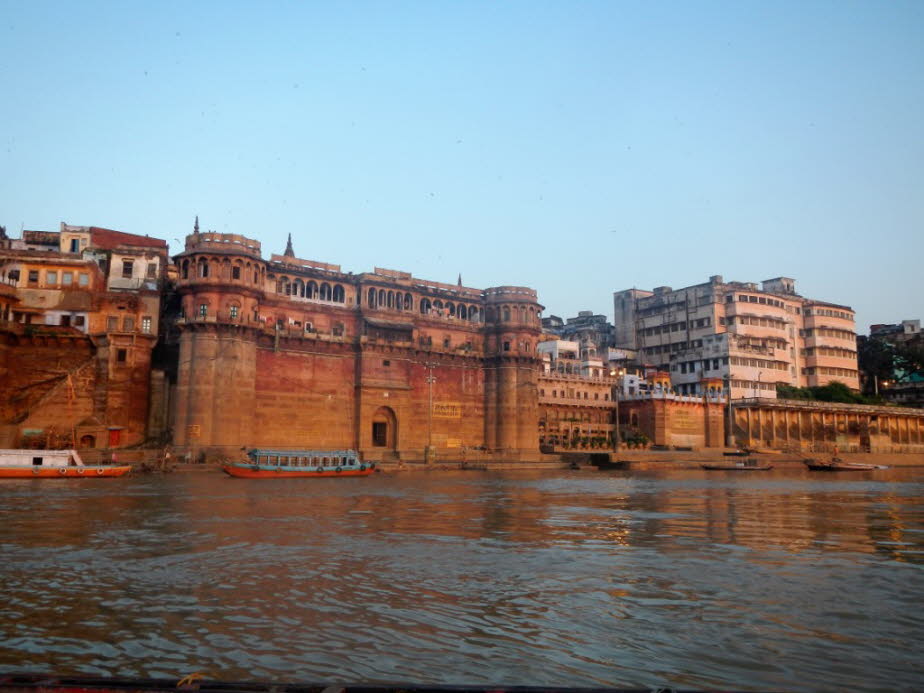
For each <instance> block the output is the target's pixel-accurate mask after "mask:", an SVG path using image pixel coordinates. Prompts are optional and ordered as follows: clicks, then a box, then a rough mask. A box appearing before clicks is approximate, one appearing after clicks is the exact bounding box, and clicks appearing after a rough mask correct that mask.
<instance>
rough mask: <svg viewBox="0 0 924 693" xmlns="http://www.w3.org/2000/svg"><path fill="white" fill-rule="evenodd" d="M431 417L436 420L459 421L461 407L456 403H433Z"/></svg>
mask: <svg viewBox="0 0 924 693" xmlns="http://www.w3.org/2000/svg"><path fill="white" fill-rule="evenodd" d="M433 416H435V417H436V418H438V419H461V418H462V405H461V404H459V403H458V402H434V403H433Z"/></svg>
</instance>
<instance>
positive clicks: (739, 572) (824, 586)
mask: <svg viewBox="0 0 924 693" xmlns="http://www.w3.org/2000/svg"><path fill="white" fill-rule="evenodd" d="M922 490H924V470H918V469H906V470H888V471H879V472H873V473H864V474H862V475H859V476H845V477H844V478H841V477H840V476H837V477H835V478H830V477H825V478H819V477H818V476H815V475H810V474H809V473H807V472H804V471H802V470H792V471H786V470H781V471H779V472H774V473H772V474H760V475H758V474H754V475H751V474H749V475H740V474H723V473H718V474H716V473H711V474H710V473H706V472H701V471H698V470H697V471H694V470H689V471H686V470H685V471H670V472H650V473H636V472H629V473H627V472H613V473H598V472H589V471H581V472H562V473H560V474H554V475H548V474H539V473H517V474H513V473H511V474H507V475H500V474H497V475H495V474H487V473H478V472H459V473H445V472H441V473H438V474H416V475H387V474H378V475H375V476H374V477H371V478H368V479H340V480H337V479H315V480H304V481H291V480H287V481H279V482H276V481H244V480H237V479H231V478H227V477H225V476H224V475H222V474H220V473H218V472H215V473H205V472H201V473H199V472H197V473H190V474H176V475H169V476H162V477H134V478H127V479H112V480H100V481H95V482H93V483H90V482H86V483H65V482H61V483H54V482H40V481H35V480H22V481H18V480H9V481H4V482H0V551H2V553H0V555H2V557H3V559H4V560H3V562H2V565H0V584H2V586H3V596H4V599H3V600H2V601H0V669H2V670H7V671H10V670H15V671H38V672H52V671H54V672H57V673H61V674H112V675H121V676H152V677H155V676H156V677H161V676H164V677H175V678H180V677H181V676H183V675H185V674H188V673H191V672H193V671H201V672H204V673H206V675H207V677H209V678H215V679H225V680H231V679H247V680H253V679H273V680H278V681H341V682H342V681H353V682H356V681H365V682H394V681H408V682H427V683H468V684H492V683H495V684H532V685H542V684H550V685H551V684H557V685H587V686H600V685H608V686H643V687H649V686H656V685H671V686H675V687H687V688H691V687H692V688H706V687H726V688H729V687H735V688H739V689H742V690H747V689H752V690H757V689H760V690H766V689H794V688H800V689H811V690H840V689H843V688H844V687H851V688H853V689H855V690H863V689H866V690H878V689H882V688H884V687H893V688H898V689H909V688H921V687H924V670H922V667H921V665H920V664H919V663H918V659H919V656H918V655H919V652H918V649H919V648H918V646H917V643H918V641H919V640H920V638H921V637H922V635H924V628H922V624H924V617H922V615H921V612H920V609H919V603H920V597H921V594H924V572H922V571H924V505H922V500H921V499H922Z"/></svg>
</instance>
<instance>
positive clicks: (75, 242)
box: [71, 238, 80, 253]
mask: <svg viewBox="0 0 924 693" xmlns="http://www.w3.org/2000/svg"><path fill="white" fill-rule="evenodd" d="M71 252H72V253H79V252H80V239H79V238H72V239H71Z"/></svg>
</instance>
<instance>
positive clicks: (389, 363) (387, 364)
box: [382, 359, 391, 368]
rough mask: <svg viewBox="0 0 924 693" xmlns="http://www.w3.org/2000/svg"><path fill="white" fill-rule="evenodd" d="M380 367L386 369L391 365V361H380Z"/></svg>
mask: <svg viewBox="0 0 924 693" xmlns="http://www.w3.org/2000/svg"><path fill="white" fill-rule="evenodd" d="M382 365H383V366H385V367H386V368H388V366H390V365H391V361H389V360H388V359H385V360H384V361H382Z"/></svg>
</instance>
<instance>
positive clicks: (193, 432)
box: [186, 424, 201, 438]
mask: <svg viewBox="0 0 924 693" xmlns="http://www.w3.org/2000/svg"><path fill="white" fill-rule="evenodd" d="M200 433H201V429H200V427H199V424H191V425H189V426H187V427H186V437H187V438H198V437H199V435H200Z"/></svg>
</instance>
